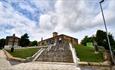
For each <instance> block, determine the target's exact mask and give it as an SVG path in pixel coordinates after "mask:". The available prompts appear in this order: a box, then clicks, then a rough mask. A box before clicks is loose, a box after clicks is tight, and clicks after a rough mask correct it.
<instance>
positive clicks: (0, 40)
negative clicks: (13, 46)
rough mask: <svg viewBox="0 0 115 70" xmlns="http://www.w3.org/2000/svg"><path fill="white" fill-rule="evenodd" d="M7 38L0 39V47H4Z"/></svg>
mask: <svg viewBox="0 0 115 70" xmlns="http://www.w3.org/2000/svg"><path fill="white" fill-rule="evenodd" d="M4 45H5V39H0V49H2V48H4Z"/></svg>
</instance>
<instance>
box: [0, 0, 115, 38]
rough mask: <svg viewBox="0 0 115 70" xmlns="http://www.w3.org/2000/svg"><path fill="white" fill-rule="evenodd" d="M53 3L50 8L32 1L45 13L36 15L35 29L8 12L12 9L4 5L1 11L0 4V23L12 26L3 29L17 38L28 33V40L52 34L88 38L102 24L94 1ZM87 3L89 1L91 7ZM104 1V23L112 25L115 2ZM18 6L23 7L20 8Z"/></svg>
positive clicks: (38, 0) (47, 3) (45, 0)
mask: <svg viewBox="0 0 115 70" xmlns="http://www.w3.org/2000/svg"><path fill="white" fill-rule="evenodd" d="M53 1H54V2H53V3H54V5H51V4H50V1H49V0H32V3H33V4H35V5H36V6H37V7H39V8H40V9H41V10H42V11H45V13H44V14H41V16H40V19H39V26H37V25H35V22H33V21H31V20H29V19H27V18H26V17H24V16H23V15H21V14H20V13H19V12H17V11H15V10H14V9H12V7H10V6H8V8H5V7H3V5H2V3H0V15H1V16H0V21H1V23H0V24H5V23H7V24H10V25H12V26H14V27H15V28H13V29H11V30H5V31H6V32H8V33H10V34H12V33H16V34H17V35H18V36H21V35H22V34H24V33H26V32H27V33H29V35H30V38H31V40H34V39H36V40H40V39H41V37H43V38H48V37H51V35H52V32H53V31H57V32H59V34H61V33H64V34H67V35H70V36H73V37H76V38H80V39H81V37H83V36H84V35H88V34H90V35H91V34H93V33H95V31H96V29H101V28H93V27H96V26H100V25H102V23H103V21H102V16H101V12H100V9H99V4H98V2H97V1H92V0H53ZM90 2H92V4H91V3H90ZM108 2H109V3H108V5H106V6H107V8H104V14H105V18H106V21H107V23H108V24H110V22H111V24H114V23H113V22H115V20H114V19H115V14H114V11H115V9H114V7H115V5H114V4H115V1H114V0H111V1H108ZM52 6H53V7H52ZM22 7H23V8H26V6H24V5H23V6H22ZM28 8H29V6H28ZM29 10H32V9H29ZM111 30H112V29H111ZM78 33H79V34H78ZM81 34H82V35H81Z"/></svg>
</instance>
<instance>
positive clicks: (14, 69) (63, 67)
mask: <svg viewBox="0 0 115 70" xmlns="http://www.w3.org/2000/svg"><path fill="white" fill-rule="evenodd" d="M13 63H14V64H15V62H13ZM13 63H12V62H9V61H8V60H7V59H6V56H5V53H4V52H3V51H2V50H0V70H80V69H79V68H78V67H76V66H75V65H74V64H73V63H57V62H54V63H51V62H29V63H18V64H16V65H14V64H13ZM12 64H13V65H12Z"/></svg>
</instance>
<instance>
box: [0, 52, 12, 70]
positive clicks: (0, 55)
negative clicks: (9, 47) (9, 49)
mask: <svg viewBox="0 0 115 70" xmlns="http://www.w3.org/2000/svg"><path fill="white" fill-rule="evenodd" d="M10 66H11V64H10V62H9V61H8V60H7V59H6V55H5V53H4V51H3V50H0V70H8V68H9V67H10Z"/></svg>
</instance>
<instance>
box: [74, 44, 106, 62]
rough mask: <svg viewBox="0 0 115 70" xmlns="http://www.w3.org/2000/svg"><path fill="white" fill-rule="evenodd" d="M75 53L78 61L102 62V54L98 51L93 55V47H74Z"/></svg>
mask: <svg viewBox="0 0 115 70" xmlns="http://www.w3.org/2000/svg"><path fill="white" fill-rule="evenodd" d="M75 49H76V53H77V56H78V58H80V61H87V62H103V61H104V60H103V53H102V51H100V52H99V53H98V54H95V53H94V52H95V49H94V48H93V47H88V46H87V47H85V46H83V45H77V46H75Z"/></svg>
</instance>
